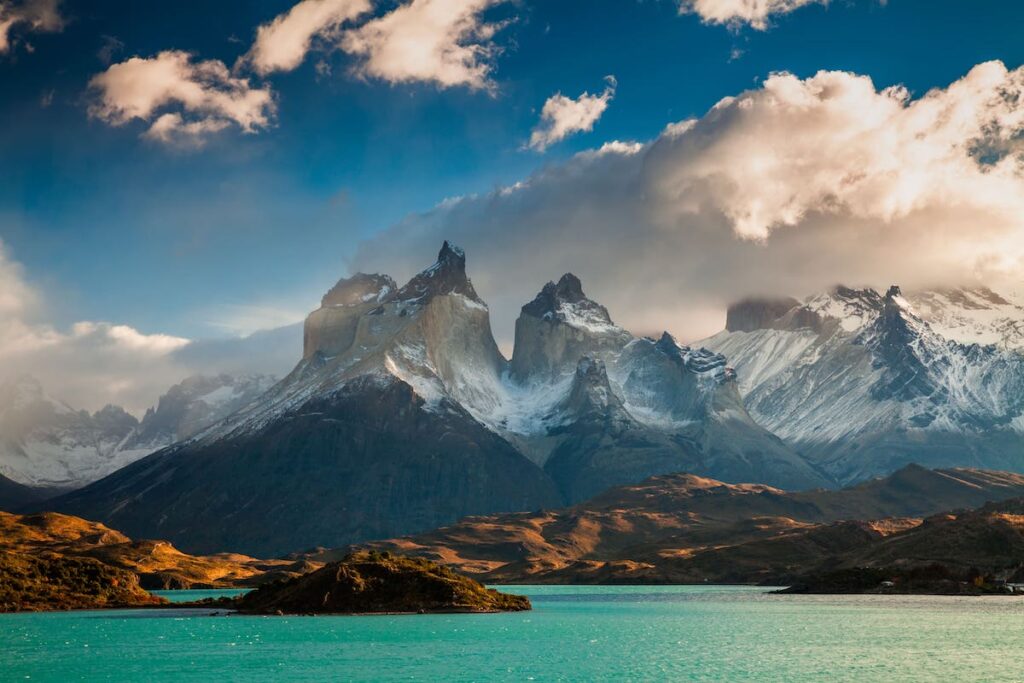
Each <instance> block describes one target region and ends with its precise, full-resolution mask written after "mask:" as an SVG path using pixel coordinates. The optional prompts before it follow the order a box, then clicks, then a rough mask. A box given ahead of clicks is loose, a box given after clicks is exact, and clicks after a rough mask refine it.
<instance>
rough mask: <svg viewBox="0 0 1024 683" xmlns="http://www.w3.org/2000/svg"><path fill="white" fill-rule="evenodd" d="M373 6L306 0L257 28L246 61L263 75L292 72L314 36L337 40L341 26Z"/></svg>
mask: <svg viewBox="0 0 1024 683" xmlns="http://www.w3.org/2000/svg"><path fill="white" fill-rule="evenodd" d="M370 9H371V5H370V2H369V0H303V1H302V2H300V3H299V4H297V5H295V6H294V7H292V8H291V9H290V10H288V11H287V12H285V13H284V14H281V15H279V16H278V17H276V18H275V19H274V20H273V21H271V22H270V23H268V24H264V25H262V26H260V27H259V28H258V29H257V31H256V41H255V42H254V43H253V46H252V49H251V50H250V51H249V53H248V55H246V61H248V62H249V63H250V64H251V65H252V67H253V69H254V70H255V71H256V72H257V73H259V74H263V75H266V74H269V73H272V72H275V71H291V70H292V69H295V68H296V67H297V66H299V64H301V63H302V60H303V59H305V57H306V53H308V52H309V50H310V49H311V47H312V44H313V41H314V40H315V39H322V40H326V41H329V42H330V41H333V42H337V40H338V38H339V32H340V30H341V27H342V25H343V24H344V23H345V22H347V21H351V20H353V19H356V18H357V17H359V16H360V15H362V14H365V13H366V12H369V11H370Z"/></svg>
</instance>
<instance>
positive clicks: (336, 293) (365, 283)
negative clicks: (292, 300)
mask: <svg viewBox="0 0 1024 683" xmlns="http://www.w3.org/2000/svg"><path fill="white" fill-rule="evenodd" d="M397 290H398V285H397V284H395V281H394V280H393V279H391V276H389V275H383V274H381V273H356V274H355V275H353V276H352V277H348V278H342V279H340V280H338V283H337V284H336V285H334V286H333V287H331V288H330V289H329V290H327V293H326V294H324V296H323V298H322V299H321V300H320V305H321V306H324V307H327V306H357V305H359V304H365V303H370V302H376V303H382V302H384V301H386V300H387V299H388V298H389V297H390V296H391V295H393V294H394V293H395V292H396V291H397Z"/></svg>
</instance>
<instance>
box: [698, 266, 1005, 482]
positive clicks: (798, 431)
mask: <svg viewBox="0 0 1024 683" xmlns="http://www.w3.org/2000/svg"><path fill="white" fill-rule="evenodd" d="M1022 310H1024V309H1022V308H1021V307H1020V306H1019V305H1016V304H1013V303H1011V302H1010V301H1008V300H1007V299H1005V298H1003V297H1001V296H999V295H998V294H995V293H994V292H992V291H991V290H987V289H983V288H982V289H974V290H970V289H959V290H942V291H932V292H923V293H919V294H916V295H911V296H904V295H903V294H902V292H901V291H900V288H899V287H895V286H894V287H892V288H890V289H889V290H888V291H887V292H885V293H880V292H877V291H875V290H872V289H850V288H847V287H836V288H835V289H833V290H831V291H830V292H827V293H825V294H821V295H818V296H815V297H811V298H809V299H808V300H806V301H804V302H802V303H801V302H797V301H795V300H763V299H761V300H759V299H753V300H748V301H745V302H741V303H740V304H737V305H735V306H732V307H730V309H729V312H728V317H727V324H726V329H725V331H723V332H721V333H720V334H718V335H715V336H714V337H711V338H710V339H707V340H704V342H703V343H704V344H705V345H707V346H708V347H709V348H713V349H715V350H716V351H718V352H720V353H723V354H725V355H726V356H728V357H729V359H730V362H731V364H732V365H733V367H735V369H736V373H737V376H738V377H739V383H740V389H741V392H742V393H743V395H744V397H745V399H746V404H747V407H748V409H749V411H750V413H751V415H752V416H753V417H754V419H755V420H757V421H758V423H760V424H761V425H763V426H764V427H765V428H767V429H769V430H771V431H772V432H773V433H774V434H776V435H778V436H779V437H780V438H782V439H783V441H785V442H786V444H787V445H789V446H790V447H791V448H792V449H794V450H795V451H797V452H798V453H800V454H801V455H802V456H803V457H804V458H806V459H807V460H808V461H809V462H810V463H812V464H813V465H814V466H815V467H816V468H818V469H819V470H820V471H822V472H824V473H826V474H827V475H828V476H829V477H831V478H833V479H835V480H836V481H837V482H838V483H841V484H845V483H852V482H856V481H861V480H864V479H866V478H869V477H873V476H879V475H884V474H887V473H889V472H892V471H894V470H896V469H899V468H900V467H902V466H904V465H906V464H908V463H912V462H913V463H919V464H922V465H925V466H928V467H951V466H970V467H981V468H989V469H1003V470H1015V471H1021V470H1022V468H1024V355H1022V354H1021V353H1020V350H1021V348H1022V347H1024V336H1022V334H1021V329H1022V321H1024V317H1022Z"/></svg>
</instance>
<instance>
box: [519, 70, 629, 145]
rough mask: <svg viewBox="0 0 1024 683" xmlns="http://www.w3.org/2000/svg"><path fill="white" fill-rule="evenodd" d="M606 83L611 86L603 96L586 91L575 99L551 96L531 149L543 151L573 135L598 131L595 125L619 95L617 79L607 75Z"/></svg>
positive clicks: (531, 137)
mask: <svg viewBox="0 0 1024 683" xmlns="http://www.w3.org/2000/svg"><path fill="white" fill-rule="evenodd" d="M605 81H607V83H608V85H607V86H606V87H605V89H604V92H602V93H601V94H600V95H591V94H590V93H588V92H585V91H584V92H583V94H581V95H580V96H579V97H577V98H576V99H575V100H574V99H572V98H571V97H566V96H565V95H563V94H562V93H555V94H554V95H552V96H551V97H549V98H548V99H547V101H546V102H545V103H544V108H543V109H541V112H540V122H539V123H538V124H537V126H536V127H535V128H534V129H533V132H532V133H531V134H530V144H529V146H530V148H531V149H535V150H537V151H538V152H543V151H544V150H546V149H547V148H548V147H550V146H551V145H553V144H555V143H556V142H559V141H560V140H564V139H565V138H567V137H569V136H570V135H572V134H573V133H584V132H589V131H592V130H594V124H595V123H597V120H598V119H599V118H601V115H602V114H604V110H605V109H607V108H608V103H609V102H611V101H612V98H613V97H614V96H615V86H616V82H615V77H614V76H606V77H605Z"/></svg>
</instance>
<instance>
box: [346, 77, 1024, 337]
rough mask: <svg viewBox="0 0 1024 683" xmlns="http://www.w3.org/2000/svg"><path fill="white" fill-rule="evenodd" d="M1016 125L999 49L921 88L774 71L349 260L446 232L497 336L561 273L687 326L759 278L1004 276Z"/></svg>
mask: <svg viewBox="0 0 1024 683" xmlns="http://www.w3.org/2000/svg"><path fill="white" fill-rule="evenodd" d="M1022 139H1024V69H1017V70H1014V71H1009V70H1007V69H1006V67H1004V66H1003V65H1002V64H1001V63H999V62H990V63H985V64H980V65H978V66H977V67H975V68H974V69H972V70H971V71H970V73H968V74H967V75H966V76H964V77H963V78H962V79H960V80H958V81H956V82H955V83H953V84H951V85H950V86H949V87H947V88H941V89H936V90H933V91H931V92H929V93H927V94H925V95H923V96H921V97H919V98H917V99H914V98H912V97H911V96H910V94H909V93H908V92H907V91H906V90H905V89H903V88H899V87H895V88H886V89H878V88H876V87H875V86H874V84H873V83H872V81H871V80H870V79H869V78H867V77H864V76H858V75H855V74H851V73H845V72H821V73H818V74H816V75H814V76H812V77H810V78H807V79H800V78H797V77H795V76H793V75H790V74H775V75H773V76H771V77H770V78H769V79H767V80H766V81H765V83H764V84H763V86H762V87H760V88H757V89H754V90H750V91H747V92H743V93H740V94H739V95H737V96H735V97H730V98H726V99H724V100H722V101H721V102H719V103H718V104H717V105H716V106H715V107H713V108H712V109H711V110H710V111H708V112H707V113H706V114H705V115H704V116H703V117H701V118H699V119H697V120H691V121H684V122H680V123H678V124H672V125H669V126H667V127H666V129H665V131H664V132H663V133H662V134H661V135H660V136H659V137H658V138H657V139H655V140H653V141H652V142H650V143H648V144H646V145H644V146H642V148H639V149H638V148H637V147H636V146H627V145H622V144H619V145H613V146H610V147H607V148H606V149H604V151H603V152H591V153H584V154H580V155H577V156H576V157H574V158H573V159H571V160H570V161H568V162H566V163H564V164H560V165H550V166H546V167H544V168H543V169H542V170H540V171H538V172H537V173H535V174H534V175H532V176H531V177H529V178H527V179H524V180H522V181H520V182H519V183H517V185H516V189H515V190H514V191H507V190H504V189H499V190H496V191H494V192H492V193H489V194H486V195H480V196H470V197H466V198H464V199H462V200H461V201H458V202H454V203H450V204H448V205H446V206H440V207H437V208H435V209H434V210H432V211H430V212H428V213H425V214H420V215H415V216H411V217H409V218H408V219H406V220H405V221H403V222H402V223H400V224H399V225H396V226H394V227H393V228H392V229H391V230H389V231H386V232H385V233H384V234H382V235H381V236H379V237H378V238H376V239H374V240H372V241H370V242H367V243H365V244H364V245H363V246H362V248H361V249H360V252H359V254H358V257H357V259H356V262H355V264H354V265H355V266H356V267H358V268H359V269H361V270H366V271H368V272H373V271H378V270H382V271H385V272H386V271H388V270H390V271H392V275H395V276H397V277H399V278H401V277H404V276H406V275H408V274H410V273H411V272H412V271H414V270H415V269H416V268H417V267H419V266H421V265H422V263H423V262H424V261H425V259H426V260H429V255H430V254H431V253H432V252H433V251H434V250H436V248H437V244H439V243H440V241H441V240H442V239H445V238H447V239H452V240H455V241H456V242H458V243H460V244H461V245H462V246H464V247H466V249H467V253H468V256H469V267H470V270H471V275H472V277H473V279H474V283H475V284H476V285H477V289H478V290H479V291H480V292H481V294H482V295H483V296H484V297H485V298H486V299H487V300H488V301H489V303H490V304H491V311H492V316H493V323H494V326H495V329H496V331H497V333H498V334H499V336H501V337H502V339H503V340H504V341H507V340H508V339H509V338H511V328H512V321H513V320H514V318H515V316H516V315H517V313H518V309H519V307H520V306H521V305H522V304H523V302H525V301H527V300H529V298H530V297H531V296H532V295H533V294H534V293H535V291H536V290H537V289H538V288H539V286H540V284H541V283H543V282H545V281H547V280H549V279H552V278H556V277H558V276H559V275H560V274H561V273H562V272H565V271H574V272H576V273H577V274H578V275H580V276H581V277H582V278H583V282H584V285H585V287H586V288H587V291H588V292H590V293H592V294H593V295H595V297H596V298H598V299H599V300H602V301H603V302H604V303H605V304H606V305H608V306H609V308H610V309H611V312H612V314H613V316H615V317H616V318H617V319H619V320H620V321H621V322H623V323H625V324H626V325H627V326H629V327H631V328H632V329H634V330H636V331H638V332H642V333H643V332H652V331H656V330H659V329H663V328H668V329H670V330H672V331H674V332H676V333H678V334H680V335H681V336H683V337H688V338H694V337H698V336H701V335H704V334H708V333H711V332H714V331H715V330H716V328H719V327H720V326H721V324H722V322H723V321H724V306H725V305H726V304H727V303H729V302H730V301H731V300H734V299H737V298H740V297H742V296H746V295H749V294H751V293H757V294H791V295H798V296H799V295H804V294H808V293H810V292H813V291H816V290H819V289H822V288H825V287H828V286H831V285H833V284H835V283H837V282H840V281H842V282H846V283H847V284H852V285H861V284H869V285H875V286H882V287H885V286H888V285H889V284H892V283H899V284H902V285H904V286H907V287H908V288H914V287H924V286H933V285H936V284H953V283H969V282H973V281H976V280H977V279H981V280H983V281H985V282H987V283H988V284H990V285H993V286H995V287H997V288H998V287H999V286H1000V285H1001V284H1008V283H1012V284H1019V282H1020V273H1021V269H1022V267H1024V146H1022V145H1024V143H1022V142H1021V140H1022Z"/></svg>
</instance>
